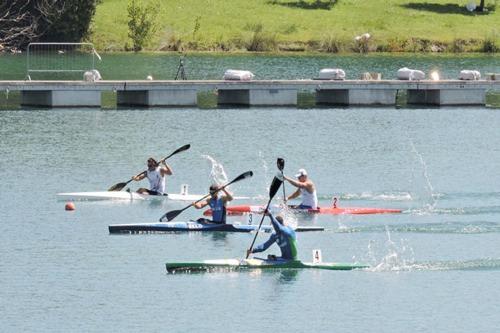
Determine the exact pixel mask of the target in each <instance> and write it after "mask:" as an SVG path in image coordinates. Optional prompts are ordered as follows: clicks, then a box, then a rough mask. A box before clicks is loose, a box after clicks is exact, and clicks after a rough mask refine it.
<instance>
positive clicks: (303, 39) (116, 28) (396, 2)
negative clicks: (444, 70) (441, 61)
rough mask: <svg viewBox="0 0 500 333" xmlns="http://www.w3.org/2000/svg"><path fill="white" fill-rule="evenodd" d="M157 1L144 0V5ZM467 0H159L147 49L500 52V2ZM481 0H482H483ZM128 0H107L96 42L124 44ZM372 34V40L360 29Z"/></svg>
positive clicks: (97, 22)
mask: <svg viewBox="0 0 500 333" xmlns="http://www.w3.org/2000/svg"><path fill="white" fill-rule="evenodd" d="M151 1H152V0H141V1H139V2H142V3H143V4H147V3H150V2H151ZM468 1H469V0H427V1H422V0H337V1H331V0H302V1H300V0H168V1H156V2H155V3H156V5H157V6H156V13H157V19H156V22H157V26H158V29H157V31H156V32H155V33H154V35H153V36H152V38H151V40H150V42H149V43H148V45H147V49H149V50H171V51H179V50H199V51H323V52H366V51H368V52H376V51H379V52H443V51H444V52H471V51H472V52H491V51H495V50H496V52H498V48H499V47H500V1H499V0H486V6H487V8H488V11H487V12H484V13H476V12H468V11H467V10H466V9H465V5H466V3H467V2H468ZM477 3H479V0H477ZM127 4H128V1H127V0H103V1H102V3H101V4H100V5H99V6H98V8H97V13H96V16H95V19H94V23H93V28H92V29H93V34H92V36H91V41H92V42H93V43H94V44H95V45H96V46H97V47H98V48H99V49H100V50H109V51H116V50H123V49H125V48H126V45H127V44H129V45H130V43H131V42H130V40H129V39H128V37H127V33H128V26H127V22H128V17H127ZM363 33H369V34H370V35H371V38H370V39H369V40H368V41H367V42H356V41H355V40H354V37H355V36H358V35H361V34H363Z"/></svg>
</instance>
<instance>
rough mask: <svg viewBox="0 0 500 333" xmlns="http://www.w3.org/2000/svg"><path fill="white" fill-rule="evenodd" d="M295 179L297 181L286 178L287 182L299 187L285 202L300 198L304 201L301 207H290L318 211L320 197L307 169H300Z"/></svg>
mask: <svg viewBox="0 0 500 333" xmlns="http://www.w3.org/2000/svg"><path fill="white" fill-rule="evenodd" d="M295 177H296V178H297V180H295V179H292V178H290V177H287V176H284V178H285V180H287V181H288V182H289V183H290V184H292V185H293V186H295V187H297V190H296V191H295V192H293V193H292V194H290V195H289V196H288V197H287V198H286V200H285V201H288V200H291V199H295V198H297V197H299V196H300V197H301V199H302V202H301V203H300V205H295V206H290V207H291V208H297V209H317V208H318V196H317V195H316V186H315V185H314V183H313V182H312V181H311V180H310V179H309V178H308V176H307V171H306V170H305V169H299V172H298V173H297V174H296V175H295Z"/></svg>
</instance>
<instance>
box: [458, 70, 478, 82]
mask: <svg viewBox="0 0 500 333" xmlns="http://www.w3.org/2000/svg"><path fill="white" fill-rule="evenodd" d="M480 78H481V73H480V72H479V71H474V70H468V69H464V70H461V71H460V75H459V76H458V79H459V80H473V81H475V80H479V79H480Z"/></svg>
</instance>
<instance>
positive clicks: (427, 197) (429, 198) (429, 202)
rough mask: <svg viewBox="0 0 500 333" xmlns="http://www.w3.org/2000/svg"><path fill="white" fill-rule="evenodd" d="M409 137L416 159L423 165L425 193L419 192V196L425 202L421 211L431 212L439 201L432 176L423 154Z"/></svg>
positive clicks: (423, 212)
mask: <svg viewBox="0 0 500 333" xmlns="http://www.w3.org/2000/svg"><path fill="white" fill-rule="evenodd" d="M408 139H409V141H410V145H411V149H412V152H413V153H414V155H415V156H416V159H417V161H418V163H419V164H420V165H421V167H422V177H423V179H424V180H425V185H424V193H422V194H421V195H418V194H417V196H418V197H419V199H421V200H423V201H424V202H423V204H424V207H423V209H422V211H421V213H422V214H425V213H430V212H432V211H433V210H434V208H435V207H436V203H437V202H436V199H435V197H434V188H433V186H432V184H431V181H430V177H429V174H428V172H427V164H426V163H425V160H424V158H423V156H422V154H421V153H420V152H419V151H418V150H417V148H416V147H415V144H414V143H413V140H412V139H411V138H410V137H408Z"/></svg>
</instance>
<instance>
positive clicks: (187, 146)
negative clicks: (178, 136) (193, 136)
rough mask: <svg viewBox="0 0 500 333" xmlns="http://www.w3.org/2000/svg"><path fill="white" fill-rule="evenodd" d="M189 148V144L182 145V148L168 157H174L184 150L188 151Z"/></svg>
mask: <svg viewBox="0 0 500 333" xmlns="http://www.w3.org/2000/svg"><path fill="white" fill-rule="evenodd" d="M189 148H191V145H190V144H187V145H184V146H182V147H180V148H179V149H177V150H176V151H174V152H173V153H172V154H170V156H172V155H175V154H177V153H180V152H183V151H185V150H188V149H189Z"/></svg>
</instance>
